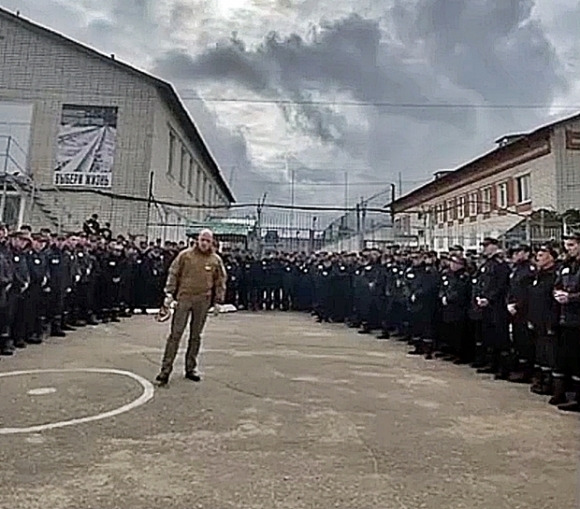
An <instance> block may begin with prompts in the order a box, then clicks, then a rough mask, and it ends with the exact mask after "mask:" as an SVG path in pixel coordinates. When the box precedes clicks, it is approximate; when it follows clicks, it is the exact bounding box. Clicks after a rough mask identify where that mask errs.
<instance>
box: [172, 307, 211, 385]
mask: <svg viewBox="0 0 580 509" xmlns="http://www.w3.org/2000/svg"><path fill="white" fill-rule="evenodd" d="M210 305H211V299H210V297H206V296H200V297H196V298H194V299H193V300H188V301H178V302H177V307H176V308H175V311H174V313H173V318H172V321H171V332H170V334H169V337H168V338H167V344H166V345H165V354H164V355H163V362H162V364H161V375H163V376H169V375H170V374H171V371H173V363H174V361H175V357H176V355H177V351H178V350H179V343H180V342H181V338H182V336H183V332H184V331H185V327H186V326H187V320H188V319H190V317H191V319H190V322H189V343H188V345H187V352H186V354H185V372H186V373H193V372H195V369H196V368H197V356H198V354H199V349H200V347H201V332H202V330H203V327H204V325H205V321H206V318H207V312H208V310H209V308H210Z"/></svg>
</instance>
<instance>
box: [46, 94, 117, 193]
mask: <svg viewBox="0 0 580 509" xmlns="http://www.w3.org/2000/svg"><path fill="white" fill-rule="evenodd" d="M116 142H117V108H116V107H114V106H78V105H71V104H65V105H63V107H62V115H61V121H60V129H59V133H58V141H57V150H56V168H55V171H54V184H55V185H57V186H61V187H105V188H106V187H111V185H112V178H111V177H112V174H113V162H114V158H115V148H116Z"/></svg>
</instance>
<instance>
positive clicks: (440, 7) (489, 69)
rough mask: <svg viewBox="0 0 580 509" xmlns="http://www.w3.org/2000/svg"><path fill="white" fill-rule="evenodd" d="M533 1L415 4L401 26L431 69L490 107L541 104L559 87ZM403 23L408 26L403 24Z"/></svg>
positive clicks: (555, 60)
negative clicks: (418, 44)
mask: <svg viewBox="0 0 580 509" xmlns="http://www.w3.org/2000/svg"><path fill="white" fill-rule="evenodd" d="M533 6H534V1H533V0H470V1H465V0H420V1H419V3H418V4H417V6H416V8H415V11H414V14H413V15H412V16H410V17H409V18H407V21H406V22H404V23H403V27H405V28H406V30H405V32H406V34H407V38H406V42H407V43H413V41H416V40H417V39H419V40H422V41H424V43H425V48H426V50H427V54H428V56H429V61H430V63H431V65H432V66H433V67H434V68H435V69H436V70H437V71H438V72H440V73H443V74H445V75H446V76H448V77H449V78H451V79H452V80H453V82H454V83H456V84H457V85H458V86H460V87H461V88H465V89H468V90H474V91H477V92H478V93H480V94H481V96H482V97H483V98H484V99H485V100H486V101H488V102H490V103H496V104H497V103H502V102H503V103H510V102H515V103H518V104H529V103H532V104H535V103H540V104H545V103H546V102H549V101H550V100H551V99H552V97H553V96H554V94H555V93H556V92H557V91H558V90H559V89H562V88H563V87H564V86H565V83H564V81H563V80H562V79H561V78H560V72H561V68H560V62H559V60H558V58H557V56H556V52H555V50H554V48H553V46H552V45H551V43H550V42H549V41H548V39H547V37H546V35H545V34H544V32H543V29H542V27H541V26H540V24H539V22H538V21H535V20H532V19H531V18H530V16H531V13H532V9H533ZM409 20H410V21H411V24H410V25H409Z"/></svg>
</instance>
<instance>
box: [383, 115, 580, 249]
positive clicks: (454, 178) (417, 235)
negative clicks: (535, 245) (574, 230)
mask: <svg viewBox="0 0 580 509" xmlns="http://www.w3.org/2000/svg"><path fill="white" fill-rule="evenodd" d="M496 143H497V145H498V146H497V148H496V149H495V150H493V151H492V152H489V153H487V154H485V155H483V156H481V157H479V158H478V159H476V160H474V161H472V162H469V163H467V164H465V165H463V166H461V167H460V168H458V169H456V170H455V171H445V172H440V173H438V174H436V176H435V179H434V180H433V181H431V182H430V183H428V184H426V185H424V186H422V187H420V188H418V189H416V190H415V191H413V192H411V193H409V194H407V195H405V196H403V197H402V198H400V199H398V200H396V201H395V202H394V203H393V204H392V211H393V212H394V214H395V230H396V237H398V238H400V239H405V238H407V239H412V241H413V242H415V244H416V245H421V246H428V247H430V248H431V249H436V250H447V249H449V247H450V246H452V245H453V244H461V245H463V246H465V247H467V248H471V249H475V248H477V247H478V245H479V243H480V242H481V240H482V239H483V238H484V237H486V236H494V237H499V238H503V239H504V240H505V243H506V244H509V243H514V242H521V241H526V242H542V241H546V240H550V239H553V238H557V237H558V236H559V235H560V233H561V223H560V222H559V220H558V217H559V216H560V215H561V214H562V213H564V212H566V211H568V210H570V209H580V115H576V116H573V117H570V118H566V119H564V120H561V121H559V122H556V123H553V124H550V125H547V126H544V127H541V128H539V129H537V130H535V131H533V132H531V133H526V134H519V135H510V136H505V137H503V138H501V139H499V140H497V142H496Z"/></svg>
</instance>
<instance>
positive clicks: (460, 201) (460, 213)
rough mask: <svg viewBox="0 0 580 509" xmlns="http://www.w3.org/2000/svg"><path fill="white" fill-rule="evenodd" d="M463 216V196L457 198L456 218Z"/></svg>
mask: <svg viewBox="0 0 580 509" xmlns="http://www.w3.org/2000/svg"><path fill="white" fill-rule="evenodd" d="M464 217H465V196H460V197H459V198H457V219H463V218H464Z"/></svg>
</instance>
